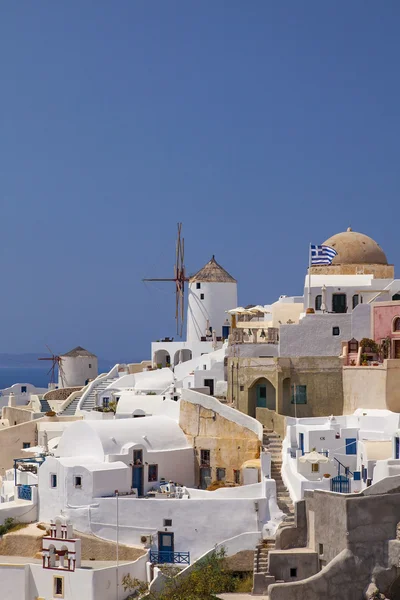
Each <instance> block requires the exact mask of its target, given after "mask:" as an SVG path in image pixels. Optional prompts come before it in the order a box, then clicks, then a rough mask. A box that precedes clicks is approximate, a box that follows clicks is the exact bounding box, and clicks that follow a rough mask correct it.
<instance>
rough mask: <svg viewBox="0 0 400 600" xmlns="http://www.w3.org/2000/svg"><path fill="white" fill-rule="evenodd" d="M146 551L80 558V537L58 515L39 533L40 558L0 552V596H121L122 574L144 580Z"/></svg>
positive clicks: (105, 599) (23, 599)
mask: <svg viewBox="0 0 400 600" xmlns="http://www.w3.org/2000/svg"><path fill="white" fill-rule="evenodd" d="M147 560H148V557H147V553H145V554H144V555H143V556H141V557H140V558H138V559H137V560H136V561H133V562H132V561H120V563H119V565H117V564H116V563H115V561H112V562H111V561H110V562H107V561H96V560H94V561H92V560H90V561H83V560H81V540H80V539H77V538H75V537H74V535H73V531H72V526H71V524H70V523H69V522H68V521H66V519H65V517H63V516H60V517H57V519H56V520H55V521H54V522H53V521H52V522H51V525H50V535H48V536H45V537H43V541H42V558H40V559H36V558H31V557H21V556H12V557H6V556H3V557H2V560H1V564H0V579H1V597H2V598H4V600H41V599H43V600H47V599H49V600H50V599H52V598H62V599H63V600H77V599H80V598H82V600H83V599H84V600H116V598H119V599H120V600H124V599H125V598H127V597H128V596H129V595H130V594H131V593H132V591H129V590H124V585H123V580H124V577H125V576H126V575H129V576H130V577H131V579H138V580H139V581H142V582H146V581H147V569H146V562H147Z"/></svg>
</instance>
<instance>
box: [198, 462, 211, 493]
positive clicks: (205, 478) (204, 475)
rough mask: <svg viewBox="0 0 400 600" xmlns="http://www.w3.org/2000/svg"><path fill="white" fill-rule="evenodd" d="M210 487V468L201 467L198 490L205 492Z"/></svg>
mask: <svg viewBox="0 0 400 600" xmlns="http://www.w3.org/2000/svg"><path fill="white" fill-rule="evenodd" d="M209 485H211V468H210V467H201V468H200V488H201V489H202V490H206V489H207V488H208V486H209Z"/></svg>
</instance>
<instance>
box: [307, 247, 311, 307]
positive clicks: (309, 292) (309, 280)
mask: <svg viewBox="0 0 400 600" xmlns="http://www.w3.org/2000/svg"><path fill="white" fill-rule="evenodd" d="M307 308H311V244H309V248H308V301H307Z"/></svg>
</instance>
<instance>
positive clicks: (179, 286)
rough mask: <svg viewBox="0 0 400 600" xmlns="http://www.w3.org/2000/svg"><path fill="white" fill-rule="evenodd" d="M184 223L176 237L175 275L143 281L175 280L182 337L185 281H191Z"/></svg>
mask: <svg viewBox="0 0 400 600" xmlns="http://www.w3.org/2000/svg"><path fill="white" fill-rule="evenodd" d="M181 232H182V223H178V235H177V239H176V253H175V267H174V277H171V278H165V277H164V278H158V279H156V278H152V279H143V281H174V282H175V320H176V333H177V335H179V337H182V331H183V321H184V318H185V281H189V277H186V272H185V240H184V238H183V237H181Z"/></svg>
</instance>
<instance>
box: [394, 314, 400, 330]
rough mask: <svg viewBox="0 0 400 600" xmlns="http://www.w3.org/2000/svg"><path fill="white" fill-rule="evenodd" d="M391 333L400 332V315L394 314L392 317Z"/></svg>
mask: <svg viewBox="0 0 400 600" xmlns="http://www.w3.org/2000/svg"><path fill="white" fill-rule="evenodd" d="M392 333H400V317H399V316H396V317H395V318H394V319H393V326H392Z"/></svg>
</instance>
